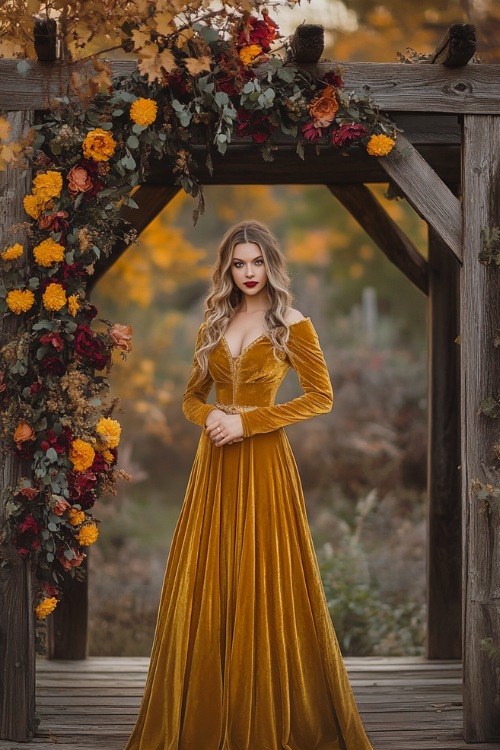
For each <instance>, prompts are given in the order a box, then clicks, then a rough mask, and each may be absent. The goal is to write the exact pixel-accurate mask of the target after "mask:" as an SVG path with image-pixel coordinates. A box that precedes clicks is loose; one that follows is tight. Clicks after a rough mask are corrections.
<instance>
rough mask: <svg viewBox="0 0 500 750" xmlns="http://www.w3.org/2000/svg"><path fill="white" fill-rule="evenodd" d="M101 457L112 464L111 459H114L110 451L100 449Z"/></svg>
mask: <svg viewBox="0 0 500 750" xmlns="http://www.w3.org/2000/svg"><path fill="white" fill-rule="evenodd" d="M102 457H103V459H104V460H105V461H107V462H108V464H112V463H113V461H114V460H115V457H114V456H113V454H112V453H111V451H108V450H105V451H102Z"/></svg>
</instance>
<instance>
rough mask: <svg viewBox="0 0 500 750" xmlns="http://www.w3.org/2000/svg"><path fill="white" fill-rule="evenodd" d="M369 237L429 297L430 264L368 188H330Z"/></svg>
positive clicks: (364, 186)
mask: <svg viewBox="0 0 500 750" xmlns="http://www.w3.org/2000/svg"><path fill="white" fill-rule="evenodd" d="M327 188H328V190H329V191H330V192H331V193H332V194H333V195H334V196H335V197H336V198H337V199H338V200H339V201H340V202H341V203H342V205H343V206H344V207H345V208H347V210H348V211H349V213H350V214H351V215H352V216H353V217H354V218H355V219H356V221H357V222H358V224H359V225H360V227H362V228H363V229H364V230H365V232H366V233H367V235H368V236H369V237H371V239H372V240H373V241H374V242H375V244H376V245H378V247H379V248H380V249H381V250H382V252H383V253H384V254H385V255H386V256H387V257H388V259H389V260H390V261H391V263H394V265H395V266H396V268H399V270H400V271H402V272H403V273H404V275H405V276H406V278H407V279H409V280H410V281H411V282H412V284H415V286H416V287H417V289H420V291H421V292H423V293H424V294H427V291H428V285H429V279H428V269H427V261H426V260H425V258H423V257H422V255H420V253H419V252H418V250H417V248H416V247H415V245H414V244H413V242H412V241H411V240H410V238H409V237H408V236H407V235H406V234H405V233H404V232H403V230H402V229H401V227H399V226H398V225H397V224H396V222H395V221H393V220H392V219H391V217H390V216H389V214H388V213H387V211H385V209H384V208H383V206H382V205H381V204H380V203H379V201H378V200H377V199H376V198H375V196H374V195H373V193H372V192H371V191H370V190H369V189H368V188H367V187H366V185H327Z"/></svg>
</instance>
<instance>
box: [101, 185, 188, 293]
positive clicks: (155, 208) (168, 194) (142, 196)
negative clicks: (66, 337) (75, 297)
mask: <svg viewBox="0 0 500 750" xmlns="http://www.w3.org/2000/svg"><path fill="white" fill-rule="evenodd" d="M179 190H180V188H179V187H178V186H177V185H174V186H172V185H149V184H144V185H141V187H140V188H139V190H137V191H136V192H135V193H134V200H135V202H136V203H137V205H138V206H139V208H138V209H137V208H128V207H125V208H124V209H123V210H122V214H123V218H124V219H125V221H128V222H130V224H132V226H133V227H134V229H136V230H137V233H138V234H140V233H141V232H142V231H143V230H144V229H146V227H147V226H148V224H150V223H151V222H152V221H153V219H155V218H156V217H157V216H158V214H159V213H160V211H162V210H163V209H164V208H165V206H166V205H167V204H168V203H170V201H171V200H173V198H175V196H176V195H177V193H178V192H179ZM127 247H130V245H126V244H125V243H124V242H120V243H119V244H118V245H116V247H115V248H114V249H113V252H112V253H111V255H109V256H108V257H106V256H102V257H101V259H100V260H99V261H98V262H97V263H96V265H95V271H94V274H93V276H91V278H90V281H89V283H88V285H87V292H88V293H89V294H90V293H91V291H92V289H94V287H95V285H96V284H97V282H98V281H99V279H101V278H102V277H103V276H104V274H105V273H106V271H107V270H108V269H110V268H111V266H113V265H114V264H115V263H116V261H117V260H118V258H119V257H120V256H121V255H122V254H123V253H124V252H125V250H126V249H127Z"/></svg>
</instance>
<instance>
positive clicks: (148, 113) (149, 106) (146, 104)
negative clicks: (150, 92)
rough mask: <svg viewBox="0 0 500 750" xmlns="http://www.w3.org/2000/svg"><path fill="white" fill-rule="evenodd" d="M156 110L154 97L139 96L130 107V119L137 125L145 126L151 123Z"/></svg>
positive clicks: (154, 118) (154, 117)
mask: <svg viewBox="0 0 500 750" xmlns="http://www.w3.org/2000/svg"><path fill="white" fill-rule="evenodd" d="M157 112H158V105H157V104H156V102H155V101H154V99H144V97H140V98H139V99H136V100H135V102H133V103H132V106H131V107H130V119H131V120H133V121H134V122H135V123H137V125H142V126H143V127H144V128H147V126H148V125H152V124H153V122H154V121H155V120H156V115H157Z"/></svg>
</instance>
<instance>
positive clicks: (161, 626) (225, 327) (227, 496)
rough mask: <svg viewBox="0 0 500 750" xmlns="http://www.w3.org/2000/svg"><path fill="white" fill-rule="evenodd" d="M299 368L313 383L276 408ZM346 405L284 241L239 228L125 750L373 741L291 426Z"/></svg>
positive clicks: (204, 342) (207, 352)
mask: <svg viewBox="0 0 500 750" xmlns="http://www.w3.org/2000/svg"><path fill="white" fill-rule="evenodd" d="M290 367H293V368H294V369H295V370H296V372H297V374H298V376H299V380H300V383H301V387H302V389H303V391H304V393H303V395H301V396H299V397H298V398H295V399H293V400H292V401H290V402H288V403H286V404H279V405H274V396H275V394H276V391H277V390H278V387H279V385H280V383H281V382H282V380H283V378H284V377H285V375H286V373H287V371H288V370H289V369H290ZM213 383H215V386H216V402H215V404H213V405H212V404H208V403H207V398H208V395H209V393H210V390H211V387H212V384H213ZM332 404H333V393H332V387H331V383H330V378H329V375H328V370H327V368H326V365H325V360H324V358H323V354H322V351H321V349H320V346H319V342H318V337H317V335H316V332H315V330H314V327H313V324H312V322H311V320H310V318H305V317H303V316H302V315H301V313H299V312H298V311H297V310H294V309H293V308H292V307H291V294H290V291H289V279H288V276H287V274H286V269H285V261H284V258H283V255H282V253H281V251H280V249H279V246H278V242H277V240H276V238H275V237H274V236H273V234H272V233H271V232H270V230H269V229H268V228H267V227H266V226H264V225H263V224H261V223H259V222H257V221H243V222H240V223H239V224H237V225H236V226H234V227H232V228H231V229H229V230H228V232H227V233H226V235H225V236H224V238H223V240H222V243H221V245H220V248H219V254H218V260H217V264H216V267H215V271H214V275H213V285H212V290H211V293H210V295H209V296H208V298H207V300H206V312H205V321H204V323H203V324H202V325H201V327H200V330H199V332H198V337H197V342H196V349H195V356H194V361H193V369H192V372H191V376H190V378H189V382H188V385H187V388H186V392H185V395H184V401H183V409H184V413H185V415H186V417H187V418H188V419H190V420H191V421H193V422H195V423H196V424H198V425H200V427H203V428H204V430H203V433H202V435H201V438H200V443H199V446H198V451H197V453H196V457H195V460H194V465H193V469H192V472H191V475H190V478H189V482H188V486H187V491H186V496H185V500H184V505H183V507H182V511H181V515H180V518H179V521H178V524H177V527H176V530H175V534H174V538H173V541H172V547H171V550H170V555H169V559H168V563H167V570H166V574H165V582H164V586H163V592H162V596H161V602H160V609H159V614H158V622H157V627H156V633H155V639H154V644H153V650H152V655H151V663H150V668H149V674H148V679H147V683H146V689H145V693H144V698H143V702H142V705H141V709H140V713H139V718H138V720H137V723H136V726H135V728H134V731H133V733H132V736H131V738H130V740H129V742H128V744H127V748H126V750H283V749H284V750H370V748H371V746H370V743H369V741H368V738H367V737H366V734H365V732H364V730H363V727H362V724H361V721H360V718H359V715H358V711H357V708H356V704H355V701H354V698H353V695H352V692H351V688H350V685H349V681H348V678H347V674H346V671H345V669H344V666H343V663H342V657H341V654H340V651H339V648H338V644H337V640H336V637H335V633H334V631H333V627H332V623H331V619H330V615H329V612H328V607H327V603H326V598H325V595H324V591H323V587H322V583H321V578H320V574H319V570H318V565H317V561H316V557H315V553H314V548H313V544H312V540H311V535H310V531H309V527H308V523H307V516H306V510H305V505H304V498H303V494H302V488H301V483H300V478H299V475H298V473H297V467H296V464H295V460H294V457H293V454H292V451H291V448H290V445H289V442H288V439H287V437H286V434H285V431H284V430H283V429H282V428H283V426H284V425H287V424H291V423H293V422H298V421H301V420H304V419H308V418H309V417H313V416H315V415H318V414H321V413H325V412H328V411H330V409H331V408H332Z"/></svg>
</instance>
